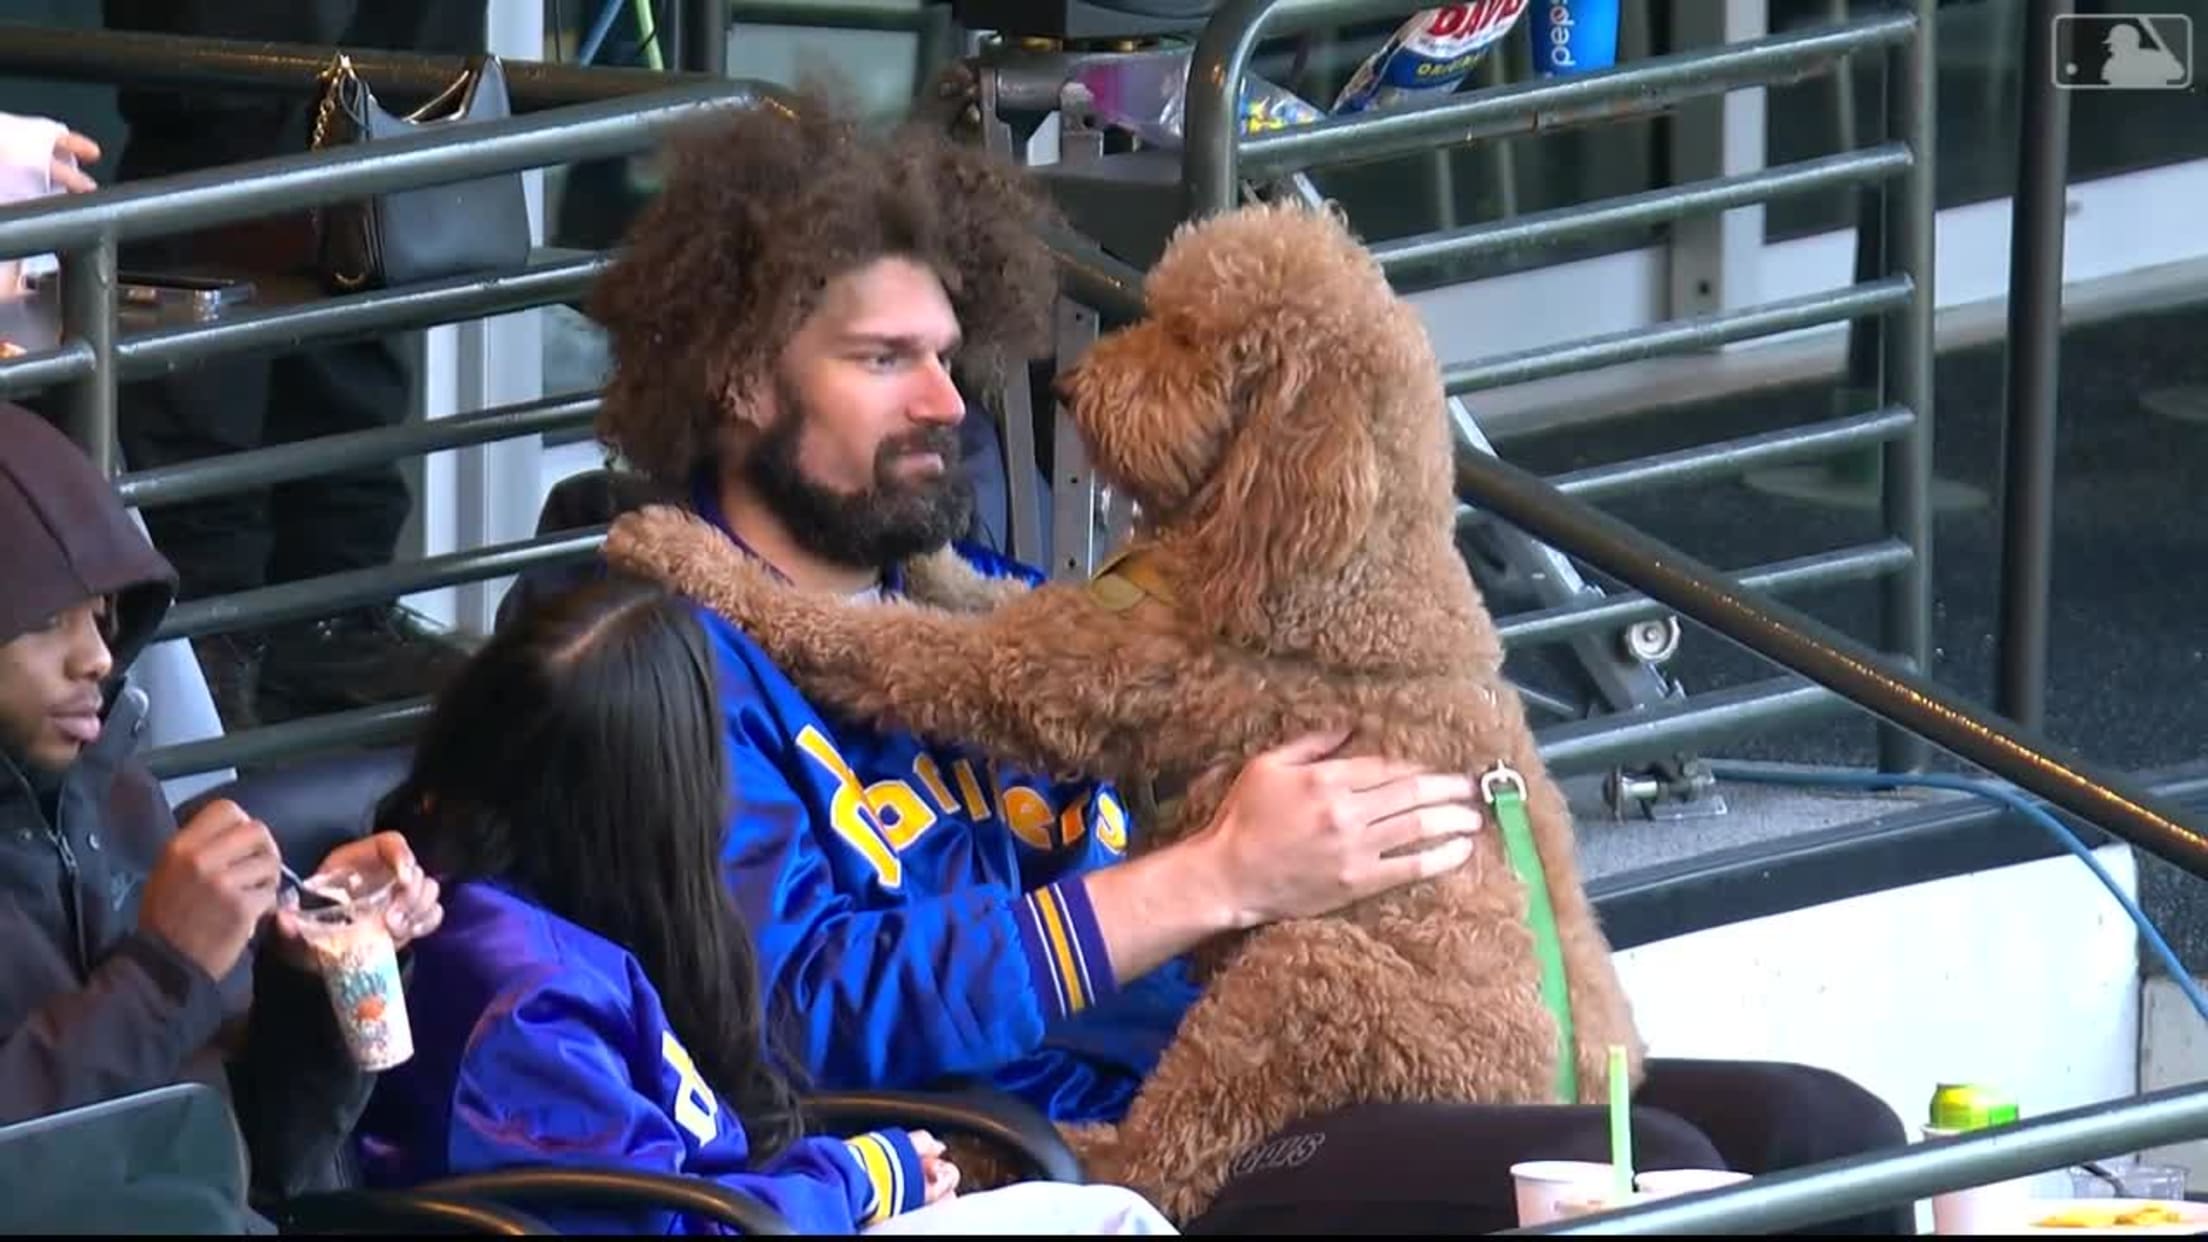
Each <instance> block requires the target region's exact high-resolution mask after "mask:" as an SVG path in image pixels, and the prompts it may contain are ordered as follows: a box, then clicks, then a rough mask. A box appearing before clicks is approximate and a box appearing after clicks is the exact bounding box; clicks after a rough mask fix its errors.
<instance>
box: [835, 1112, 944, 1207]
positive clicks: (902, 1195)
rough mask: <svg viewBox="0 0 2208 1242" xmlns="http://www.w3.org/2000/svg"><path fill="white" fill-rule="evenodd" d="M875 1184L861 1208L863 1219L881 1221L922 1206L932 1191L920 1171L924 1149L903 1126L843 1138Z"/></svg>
mask: <svg viewBox="0 0 2208 1242" xmlns="http://www.w3.org/2000/svg"><path fill="white" fill-rule="evenodd" d="M843 1145H844V1146H845V1147H847V1148H849V1149H850V1150H851V1156H852V1158H853V1159H855V1160H857V1161H858V1162H859V1169H860V1171H861V1172H863V1173H865V1174H866V1180H867V1184H868V1186H869V1187H870V1188H871V1189H870V1192H869V1194H868V1196H867V1200H866V1204H865V1206H864V1207H862V1208H861V1209H860V1210H859V1223H860V1224H862V1225H879V1224H881V1223H882V1222H883V1221H885V1220H888V1219H889V1218H890V1217H892V1216H895V1215H897V1214H898V1213H899V1212H909V1211H911V1210H912V1209H914V1208H916V1207H919V1206H920V1204H921V1202H922V1201H923V1200H925V1199H926V1198H927V1195H928V1179H927V1178H926V1177H924V1176H922V1175H921V1172H920V1153H919V1152H918V1151H917V1150H915V1149H914V1148H913V1145H912V1139H911V1137H910V1136H908V1135H907V1134H906V1133H905V1132H904V1131H903V1130H869V1131H867V1132H866V1133H865V1134H861V1135H857V1136H855V1137H853V1138H847V1139H845V1140H843Z"/></svg>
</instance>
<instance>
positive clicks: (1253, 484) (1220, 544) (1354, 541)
mask: <svg viewBox="0 0 2208 1242" xmlns="http://www.w3.org/2000/svg"><path fill="white" fill-rule="evenodd" d="M1283 353H1284V354H1287V355H1288V356H1286V357H1282V358H1280V359H1278V365H1275V366H1267V367H1263V368H1260V369H1259V370H1258V371H1256V372H1255V374H1256V375H1259V376H1262V379H1261V380H1260V381H1258V382H1257V383H1256V384H1254V385H1253V386H1252V387H1251V389H1250V390H1249V392H1248V395H1247V398H1246V400H1247V402H1248V405H1247V409H1246V410H1245V413H1244V417H1243V418H1242V420H1241V422H1240V425H1239V426H1238V428H1237V429H1236V431H1235V433H1234V435H1233V438H1232V439H1231V441H1230V442H1229V443H1228V445H1227V451H1226V454H1225V457H1224V460H1222V461H1221V462H1220V465H1219V468H1218V469H1217V471H1216V472H1215V473H1214V474H1213V476H1212V478H1211V480H1210V481H1209V483H1208V484H1207V485H1206V487H1205V489H1204V495H1203V497H1202V500H1201V508H1200V509H1199V511H1198V515H1197V521H1196V522H1195V524H1194V526H1193V528H1192V530H1191V542H1192V543H1193V544H1194V545H1195V552H1196V555H1197V557H1198V559H1199V561H1200V569H1201V572H1200V573H1199V574H1196V575H1194V578H1195V581H1193V582H1190V583H1188V584H1186V589H1188V590H1189V591H1190V592H1191V593H1192V594H1194V595H1195V596H1196V598H1197V600H1198V602H1199V606H1200V607H1201V608H1202V609H1203V612H1204V615H1205V616H1206V617H1207V618H1208V619H1210V620H1212V621H1213V622H1214V623H1216V624H1218V625H1220V626H1221V627H1223V628H1224V629H1226V630H1227V631H1228V632H1230V633H1238V634H1250V633H1261V632H1263V629H1264V618H1263V615H1262V610H1263V608H1264V607H1265V602H1266V599H1267V597H1268V596H1269V595H1270V594H1271V593H1272V590H1271V589H1272V587H1273V585H1274V584H1276V583H1278V582H1281V581H1283V580H1284V579H1287V578H1289V577H1290V576H1293V575H1297V574H1304V573H1320V574H1326V573H1333V572H1336V571H1338V570H1340V569H1341V568H1342V566H1343V565H1344V564H1345V563H1346V562H1347V561H1348V560H1349V557H1350V554H1351V553H1352V552H1354V551H1355V550H1356V549H1357V546H1358V545H1359V544H1360V543H1361V542H1362V541H1363V539H1364V537H1365V533H1366V530H1367V528H1368V527H1369V526H1370V525H1371V524H1372V520H1373V515H1374V512H1375V511H1376V509H1377V508H1378V506H1379V500H1380V463H1379V457H1378V454H1377V453H1376V451H1375V450H1374V446H1373V440H1372V433H1371V431H1370V429H1369V428H1367V426H1366V425H1365V407H1366V405H1367V403H1369V402H1370V400H1371V399H1372V398H1371V395H1370V394H1366V393H1361V392H1358V391H1356V390H1355V388H1354V387H1353V386H1352V385H1351V384H1350V383H1349V382H1348V381H1347V379H1346V378H1345V377H1344V376H1343V374H1342V372H1341V371H1340V370H1339V369H1335V368H1329V367H1328V366H1327V365H1326V360H1325V359H1324V358H1316V357H1312V356H1309V355H1308V354H1304V353H1302V352H1299V351H1296V350H1294V349H1293V347H1292V346H1291V348H1290V349H1288V350H1284V351H1283Z"/></svg>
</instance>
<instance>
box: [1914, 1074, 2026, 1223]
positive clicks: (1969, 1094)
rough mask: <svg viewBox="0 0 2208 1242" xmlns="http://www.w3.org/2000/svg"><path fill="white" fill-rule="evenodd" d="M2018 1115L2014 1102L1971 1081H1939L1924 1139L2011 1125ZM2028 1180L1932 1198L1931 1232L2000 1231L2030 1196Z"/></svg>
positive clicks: (2002, 1183) (1998, 1183)
mask: <svg viewBox="0 0 2208 1242" xmlns="http://www.w3.org/2000/svg"><path fill="white" fill-rule="evenodd" d="M2017 1117H2018V1112H2017V1107H2016V1101H2014V1100H2012V1099H2010V1098H2009V1097H2008V1096H2007V1095H2006V1094H2004V1093H2003V1092H2001V1091H2000V1090H1998V1089H1996V1088H1993V1087H1988V1086H1984V1085H1982V1084H1976V1083H1941V1084H1940V1085H1939V1088H1938V1089H1937V1090H1935V1091H1933V1093H1932V1108H1931V1124H1930V1125H1927V1126H1926V1127H1925V1128H1924V1136H1925V1137H1926V1138H1928V1139H1938V1138H1950V1137H1953V1136H1955V1135H1959V1134H1969V1133H1971V1132H1973V1131H1977V1130H1985V1129H1990V1128H1992V1127H1994V1126H2005V1125H2012V1124H2014V1123H2015V1122H2016V1120H2017ZM2031 1186H2032V1179H2030V1178H2028V1177H2019V1178H2012V1179H2010V1180H2009V1181H2005V1182H1991V1183H1988V1184H1986V1185H1983V1186H1969V1187H1965V1188H1964V1189H1961V1190H1951V1191H1949V1192H1947V1193H1946V1194H1944V1195H1934V1196H1933V1197H1932V1232H1934V1233H1938V1234H1979V1233H2000V1232H2003V1231H2004V1230H2005V1229H2007V1228H2008V1227H2009V1226H2010V1225H2011V1224H2013V1222H2014V1221H2015V1218H2016V1213H2017V1212H2018V1210H2020V1208H2021V1206H2022V1204H2023V1203H2024V1202H2025V1201H2026V1200H2027V1199H2029V1198H2031Z"/></svg>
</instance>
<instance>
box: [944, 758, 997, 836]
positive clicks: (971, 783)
mask: <svg viewBox="0 0 2208 1242" xmlns="http://www.w3.org/2000/svg"><path fill="white" fill-rule="evenodd" d="M951 775H953V776H956V777H957V778H958V792H959V793H961V794H963V795H964V796H965V798H966V818H968V819H970V820H972V821H974V822H975V823H977V824H985V823H988V822H989V815H990V811H989V795H988V794H985V793H983V792H982V791H981V778H980V777H978V776H975V775H974V765H973V764H971V763H969V762H967V761H966V760H964V759H961V760H959V761H958V762H957V763H955V764H952V765H951Z"/></svg>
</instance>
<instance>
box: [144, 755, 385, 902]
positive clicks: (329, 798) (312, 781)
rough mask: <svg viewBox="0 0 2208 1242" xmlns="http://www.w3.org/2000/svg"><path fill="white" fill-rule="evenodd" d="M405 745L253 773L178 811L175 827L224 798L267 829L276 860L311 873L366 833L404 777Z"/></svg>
mask: <svg viewBox="0 0 2208 1242" xmlns="http://www.w3.org/2000/svg"><path fill="white" fill-rule="evenodd" d="M411 755H412V752H411V750H410V749H409V748H407V747H401V746H395V747H384V748H380V749H375V750H362V751H343V752H339V753H336V754H330V755H321V756H316V757H314V758H311V759H304V760H300V761H298V762H296V763H290V764H286V765H284V766H282V767H276V768H268V769H264V770H260V771H256V772H253V773H251V774H249V775H246V776H241V777H238V778H237V779H235V780H232V781H228V782H225V783H224V784H221V785H217V786H215V787H214V788H212V789H208V790H204V791H202V792H200V793H198V794H196V795H194V796H193V797H192V798H190V799H189V800H187V801H185V802H184V803H182V804H181V805H179V806H178V807H177V809H176V819H177V822H178V823H183V822H185V821H186V820H188V819H190V818H191V816H192V814H193V812H195V811H197V810H198V809H199V808H200V807H202V806H204V805H206V804H207V803H209V802H211V801H213V800H215V799H217V798H228V799H230V800H231V801H232V802H235V803H237V804H238V805H239V806H241V807H243V808H244V809H245V813H246V814H248V815H251V816H252V817H254V818H255V819H258V820H260V821H261V822H262V823H265V824H267V825H268V830H269V831H270V832H271V833H273V834H274V835H275V837H276V844H277V846H278V847H279V848H280V849H282V850H283V854H284V861H285V862H286V863H289V864H290V865H291V868H292V870H294V871H297V872H298V873H299V874H301V875H309V874H312V873H313V871H314V869H315V868H316V867H317V866H319V865H320V864H321V862H322V860H323V859H324V858H325V857H327V856H328V855H329V852H330V851H331V850H333V849H336V848H337V847H338V846H340V845H343V844H344V843H345V842H347V841H351V840H354V839H356V838H359V837H362V836H365V835H367V834H368V833H369V832H371V831H373V830H374V822H373V821H374V817H375V809H376V802H377V801H378V800H379V799H381V798H382V797H383V795H384V794H386V793H388V792H390V791H391V790H392V789H394V788H396V787H397V786H398V783H399V781H400V780H401V779H403V778H404V777H405V775H406V766H407V763H408V761H409V759H410V758H411Z"/></svg>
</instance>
